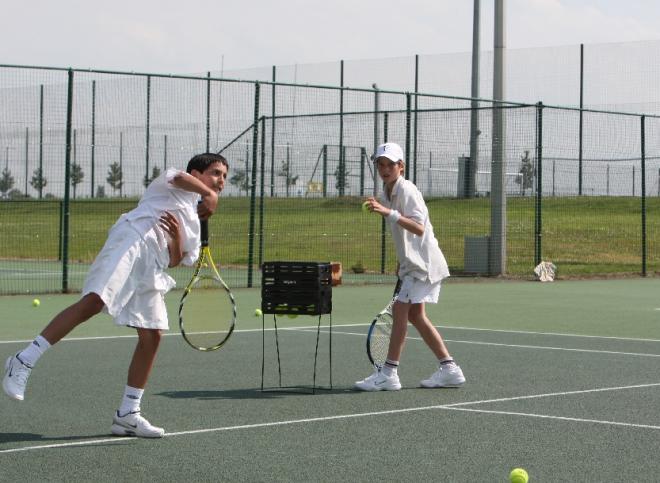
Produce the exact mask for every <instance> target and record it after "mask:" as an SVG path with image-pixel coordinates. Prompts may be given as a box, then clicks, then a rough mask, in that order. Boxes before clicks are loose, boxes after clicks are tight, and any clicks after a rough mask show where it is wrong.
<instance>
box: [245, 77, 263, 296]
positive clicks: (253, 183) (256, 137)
mask: <svg viewBox="0 0 660 483" xmlns="http://www.w3.org/2000/svg"><path fill="white" fill-rule="evenodd" d="M260 87H261V84H259V83H258V82H256V83H255V84H254V123H253V126H254V127H253V131H252V180H251V182H250V227H249V230H248V280H247V286H248V288H251V287H252V284H253V276H254V273H253V272H254V229H255V227H254V225H255V207H256V201H257V200H256V195H257V155H258V152H257V148H258V145H259V88H260ZM245 175H246V176H247V175H248V173H247V170H246V173H245Z"/></svg>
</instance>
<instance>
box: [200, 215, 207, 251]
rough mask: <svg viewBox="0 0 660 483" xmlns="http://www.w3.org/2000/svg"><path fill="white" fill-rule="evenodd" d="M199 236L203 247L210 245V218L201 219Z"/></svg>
mask: <svg viewBox="0 0 660 483" xmlns="http://www.w3.org/2000/svg"><path fill="white" fill-rule="evenodd" d="M199 228H200V233H199V238H200V241H201V242H202V246H203V247H207V246H209V220H199Z"/></svg>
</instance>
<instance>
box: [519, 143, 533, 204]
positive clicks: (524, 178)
mask: <svg viewBox="0 0 660 483" xmlns="http://www.w3.org/2000/svg"><path fill="white" fill-rule="evenodd" d="M518 173H519V174H520V176H518V177H516V184H519V185H520V193H521V194H522V195H524V194H525V192H526V191H527V190H528V189H532V188H533V187H534V178H535V177H536V169H534V166H533V165H532V160H531V159H529V151H525V154H524V155H523V156H522V157H521V159H520V170H518Z"/></svg>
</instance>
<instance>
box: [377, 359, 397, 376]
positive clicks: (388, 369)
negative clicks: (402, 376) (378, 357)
mask: <svg viewBox="0 0 660 483" xmlns="http://www.w3.org/2000/svg"><path fill="white" fill-rule="evenodd" d="M398 369H399V361H391V360H389V359H385V364H383V367H382V369H381V371H382V372H383V374H385V375H386V376H387V377H392V376H396V375H397V371H398Z"/></svg>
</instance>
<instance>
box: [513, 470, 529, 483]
mask: <svg viewBox="0 0 660 483" xmlns="http://www.w3.org/2000/svg"><path fill="white" fill-rule="evenodd" d="M509 479H510V480H511V483H527V482H528V481H529V475H528V474H527V472H526V471H525V470H523V469H522V468H514V469H513V470H511V473H510V474H509Z"/></svg>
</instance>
